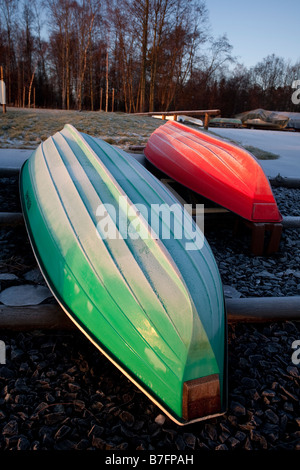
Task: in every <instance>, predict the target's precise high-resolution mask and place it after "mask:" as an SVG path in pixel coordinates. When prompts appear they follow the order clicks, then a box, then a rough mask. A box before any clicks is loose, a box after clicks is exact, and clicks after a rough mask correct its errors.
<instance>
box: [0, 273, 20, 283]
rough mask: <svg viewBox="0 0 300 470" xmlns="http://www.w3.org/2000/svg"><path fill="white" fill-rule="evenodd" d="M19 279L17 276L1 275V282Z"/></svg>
mask: <svg viewBox="0 0 300 470" xmlns="http://www.w3.org/2000/svg"><path fill="white" fill-rule="evenodd" d="M18 279H19V278H18V276H16V275H15V274H10V273H0V281H17V280H18Z"/></svg>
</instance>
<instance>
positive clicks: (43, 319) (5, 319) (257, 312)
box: [0, 296, 300, 331]
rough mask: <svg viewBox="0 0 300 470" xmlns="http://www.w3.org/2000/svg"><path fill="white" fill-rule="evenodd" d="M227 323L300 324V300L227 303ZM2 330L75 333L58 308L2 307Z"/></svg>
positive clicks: (52, 306) (0, 316)
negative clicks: (298, 322) (277, 322)
mask: <svg viewBox="0 0 300 470" xmlns="http://www.w3.org/2000/svg"><path fill="white" fill-rule="evenodd" d="M225 304H226V310H227V320H228V323H237V322H239V323H246V322H247V323H263V322H272V321H273V322H276V321H287V320H291V321H300V296H295V297H257V298H256V297H248V298H239V299H225ZM0 329H1V330H16V331H19V330H27V331H28V330H35V329H36V330H74V329H76V326H75V325H74V324H73V322H72V321H71V320H70V319H69V317H68V316H67V314H66V313H65V312H64V311H63V310H62V309H61V307H60V306H59V305H58V304H53V305H52V304H51V305H48V304H41V305H32V306H26V307H8V306H6V305H0Z"/></svg>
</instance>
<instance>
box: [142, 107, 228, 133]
mask: <svg viewBox="0 0 300 470" xmlns="http://www.w3.org/2000/svg"><path fill="white" fill-rule="evenodd" d="M135 115H136V116H158V115H161V116H162V119H163V120H164V119H166V116H173V119H174V121H177V117H178V116H201V117H204V129H208V125H209V121H210V118H211V117H212V116H221V111H220V109H196V110H193V111H191V110H188V111H160V112H158V111H157V112H149V113H135Z"/></svg>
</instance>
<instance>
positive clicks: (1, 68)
mask: <svg viewBox="0 0 300 470" xmlns="http://www.w3.org/2000/svg"><path fill="white" fill-rule="evenodd" d="M0 79H1V86H2V90H1V91H2V98H3V103H2V106H3V114H5V113H6V97H5V93H6V92H5V83H4V73H3V66H2V65H1V67H0Z"/></svg>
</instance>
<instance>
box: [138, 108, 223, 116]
mask: <svg viewBox="0 0 300 470" xmlns="http://www.w3.org/2000/svg"><path fill="white" fill-rule="evenodd" d="M134 114H135V115H136V116H157V115H158V114H162V115H164V116H174V115H176V116H180V115H181V114H185V115H186V116H205V115H206V114H207V115H208V116H219V115H220V114H221V111H220V109H195V110H189V111H153V112H148V113H134Z"/></svg>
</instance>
